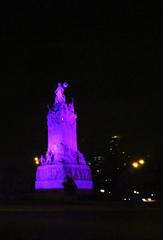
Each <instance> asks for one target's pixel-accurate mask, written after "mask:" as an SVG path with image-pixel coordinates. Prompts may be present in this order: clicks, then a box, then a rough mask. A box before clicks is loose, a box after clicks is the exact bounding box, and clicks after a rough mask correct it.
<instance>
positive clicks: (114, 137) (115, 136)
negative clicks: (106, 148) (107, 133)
mask: <svg viewBox="0 0 163 240" xmlns="http://www.w3.org/2000/svg"><path fill="white" fill-rule="evenodd" d="M112 138H113V139H116V138H120V136H117V135H114V136H112Z"/></svg>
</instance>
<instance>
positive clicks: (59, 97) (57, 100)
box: [55, 82, 68, 104]
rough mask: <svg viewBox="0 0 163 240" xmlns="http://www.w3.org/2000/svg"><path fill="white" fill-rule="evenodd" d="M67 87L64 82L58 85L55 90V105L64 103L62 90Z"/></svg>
mask: <svg viewBox="0 0 163 240" xmlns="http://www.w3.org/2000/svg"><path fill="white" fill-rule="evenodd" d="M67 87H68V84H67V83H66V82H64V83H63V84H62V83H58V87H57V89H56V90H55V94H56V97H55V103H60V104H63V103H65V101H66V98H65V95H64V89H65V88H67Z"/></svg>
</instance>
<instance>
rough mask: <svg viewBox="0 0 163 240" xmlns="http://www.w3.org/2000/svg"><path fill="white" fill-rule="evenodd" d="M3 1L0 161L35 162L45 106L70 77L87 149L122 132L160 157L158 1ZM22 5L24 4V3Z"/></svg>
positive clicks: (162, 63)
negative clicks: (85, 2) (19, 3)
mask: <svg viewBox="0 0 163 240" xmlns="http://www.w3.org/2000/svg"><path fill="white" fill-rule="evenodd" d="M53 2H54V1H44V2H43V3H42V4H41V3H37V2H36V1H33V3H32V4H30V3H28V4H27V5H25V3H22V5H18V6H16V5H15V3H13V5H8V4H7V3H6V5H3V6H1V8H0V9H1V10H0V11H1V12H0V25H1V30H0V53H1V54H0V80H1V84H0V102H1V106H0V107H1V109H0V110H1V125H0V131H1V145H0V161H1V164H2V165H3V164H6V165H10V164H13V163H15V162H16V164H17V165H22V166H25V165H30V164H32V160H33V157H34V156H35V155H37V154H40V153H45V151H46V146H47V129H46V114H47V105H52V103H53V97H54V96H53V91H54V89H55V88H56V86H57V82H58V81H61V82H63V81H65V80H66V81H67V82H68V83H69V89H67V95H68V97H69V98H70V97H71V96H72V97H74V100H75V107H76V111H77V113H78V142H79V146H80V148H81V149H82V151H83V152H84V153H86V154H90V153H92V152H95V151H96V150H97V149H99V148H101V147H102V146H104V145H106V143H107V141H108V139H109V137H110V136H111V135H112V134H120V135H122V136H124V138H125V139H126V141H127V144H128V150H129V151H130V152H131V153H132V152H134V153H138V154H152V156H153V157H154V158H155V159H156V160H158V161H159V159H160V160H161V154H162V136H163V124H162V122H163V115H162V112H163V94H162V90H163V88H162V87H163V80H162V79H163V44H162V42H163V16H162V13H161V11H160V10H159V9H160V8H159V6H150V5H149V3H148V6H147V5H146V4H143V3H140V4H138V3H137V4H131V3H128V4H127V3H124V2H122V1H119V2H118V1H116V2H115V1H113V2H114V3H111V1H109V5H108V6H98V5H91V6H88V5H87V6H84V4H83V5H79V4H78V3H76V4H73V3H72V2H71V1H69V4H67V5H64V6H62V5H61V4H59V3H58V4H54V3H53ZM23 4H24V5H23Z"/></svg>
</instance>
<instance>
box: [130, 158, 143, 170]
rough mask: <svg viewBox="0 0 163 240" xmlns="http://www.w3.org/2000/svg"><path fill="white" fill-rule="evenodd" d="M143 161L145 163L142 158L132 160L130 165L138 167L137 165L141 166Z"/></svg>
mask: <svg viewBox="0 0 163 240" xmlns="http://www.w3.org/2000/svg"><path fill="white" fill-rule="evenodd" d="M144 163H145V161H144V159H139V160H137V161H134V162H133V163H132V167H133V168H139V167H141V166H142V165H143V164H144Z"/></svg>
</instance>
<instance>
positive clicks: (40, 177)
mask: <svg viewBox="0 0 163 240" xmlns="http://www.w3.org/2000/svg"><path fill="white" fill-rule="evenodd" d="M67 87H68V84H67V83H63V84H62V83H58V87H57V89H56V90H55V92H54V93H55V100H54V104H53V107H52V108H51V109H49V112H48V114H47V127H48V149H47V152H46V155H45V156H41V157H40V158H39V160H40V165H39V166H38V167H37V171H36V181H35V189H36V190H46V189H56V190H62V189H63V188H64V183H65V182H66V179H68V178H71V179H72V180H73V182H74V183H75V185H76V187H77V189H78V190H87V191H88V190H92V189H93V183H92V176H91V170H90V167H89V166H88V165H87V164H86V160H85V157H84V155H83V154H82V153H81V152H80V151H79V150H78V146H77V133H76V119H77V115H76V114H75V112H74V103H73V101H72V102H71V103H67V102H66V97H65V94H64V90H65V89H66V88H67Z"/></svg>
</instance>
